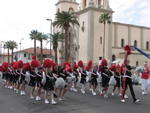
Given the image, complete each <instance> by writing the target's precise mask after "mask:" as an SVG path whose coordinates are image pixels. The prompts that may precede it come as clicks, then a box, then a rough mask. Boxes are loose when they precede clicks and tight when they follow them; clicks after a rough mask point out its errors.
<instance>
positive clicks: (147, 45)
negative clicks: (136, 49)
mask: <svg viewBox="0 0 150 113" xmlns="http://www.w3.org/2000/svg"><path fill="white" fill-rule="evenodd" d="M146 50H149V42H148V41H147V42H146Z"/></svg>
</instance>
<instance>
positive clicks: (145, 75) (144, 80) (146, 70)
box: [141, 62, 150, 95]
mask: <svg viewBox="0 0 150 113" xmlns="http://www.w3.org/2000/svg"><path fill="white" fill-rule="evenodd" d="M149 75H150V71H149V68H148V65H147V62H145V63H144V70H143V72H141V87H142V95H145V94H147V89H148V79H149Z"/></svg>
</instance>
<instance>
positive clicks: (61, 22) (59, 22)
mask: <svg viewBox="0 0 150 113" xmlns="http://www.w3.org/2000/svg"><path fill="white" fill-rule="evenodd" d="M53 25H54V26H56V27H59V28H63V29H64V30H65V60H66V61H68V60H69V57H70V53H69V52H68V43H69V40H68V39H69V36H68V34H69V27H70V26H74V25H79V22H78V20H77V16H75V15H74V13H72V12H65V11H62V12H57V13H56V20H55V21H54V23H53Z"/></svg>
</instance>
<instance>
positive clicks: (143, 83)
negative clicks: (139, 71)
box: [141, 79, 148, 91]
mask: <svg viewBox="0 0 150 113" xmlns="http://www.w3.org/2000/svg"><path fill="white" fill-rule="evenodd" d="M141 87H142V90H144V91H146V90H147V88H148V79H141Z"/></svg>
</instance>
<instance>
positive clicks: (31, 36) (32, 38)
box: [29, 30, 38, 56]
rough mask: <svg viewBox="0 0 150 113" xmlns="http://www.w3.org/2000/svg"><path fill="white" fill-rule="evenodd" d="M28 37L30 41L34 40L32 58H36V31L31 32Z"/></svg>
mask: <svg viewBox="0 0 150 113" xmlns="http://www.w3.org/2000/svg"><path fill="white" fill-rule="evenodd" d="M29 35H30V39H31V40H34V56H36V40H37V37H38V31H37V30H32V31H31V33H30V34H29Z"/></svg>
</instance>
